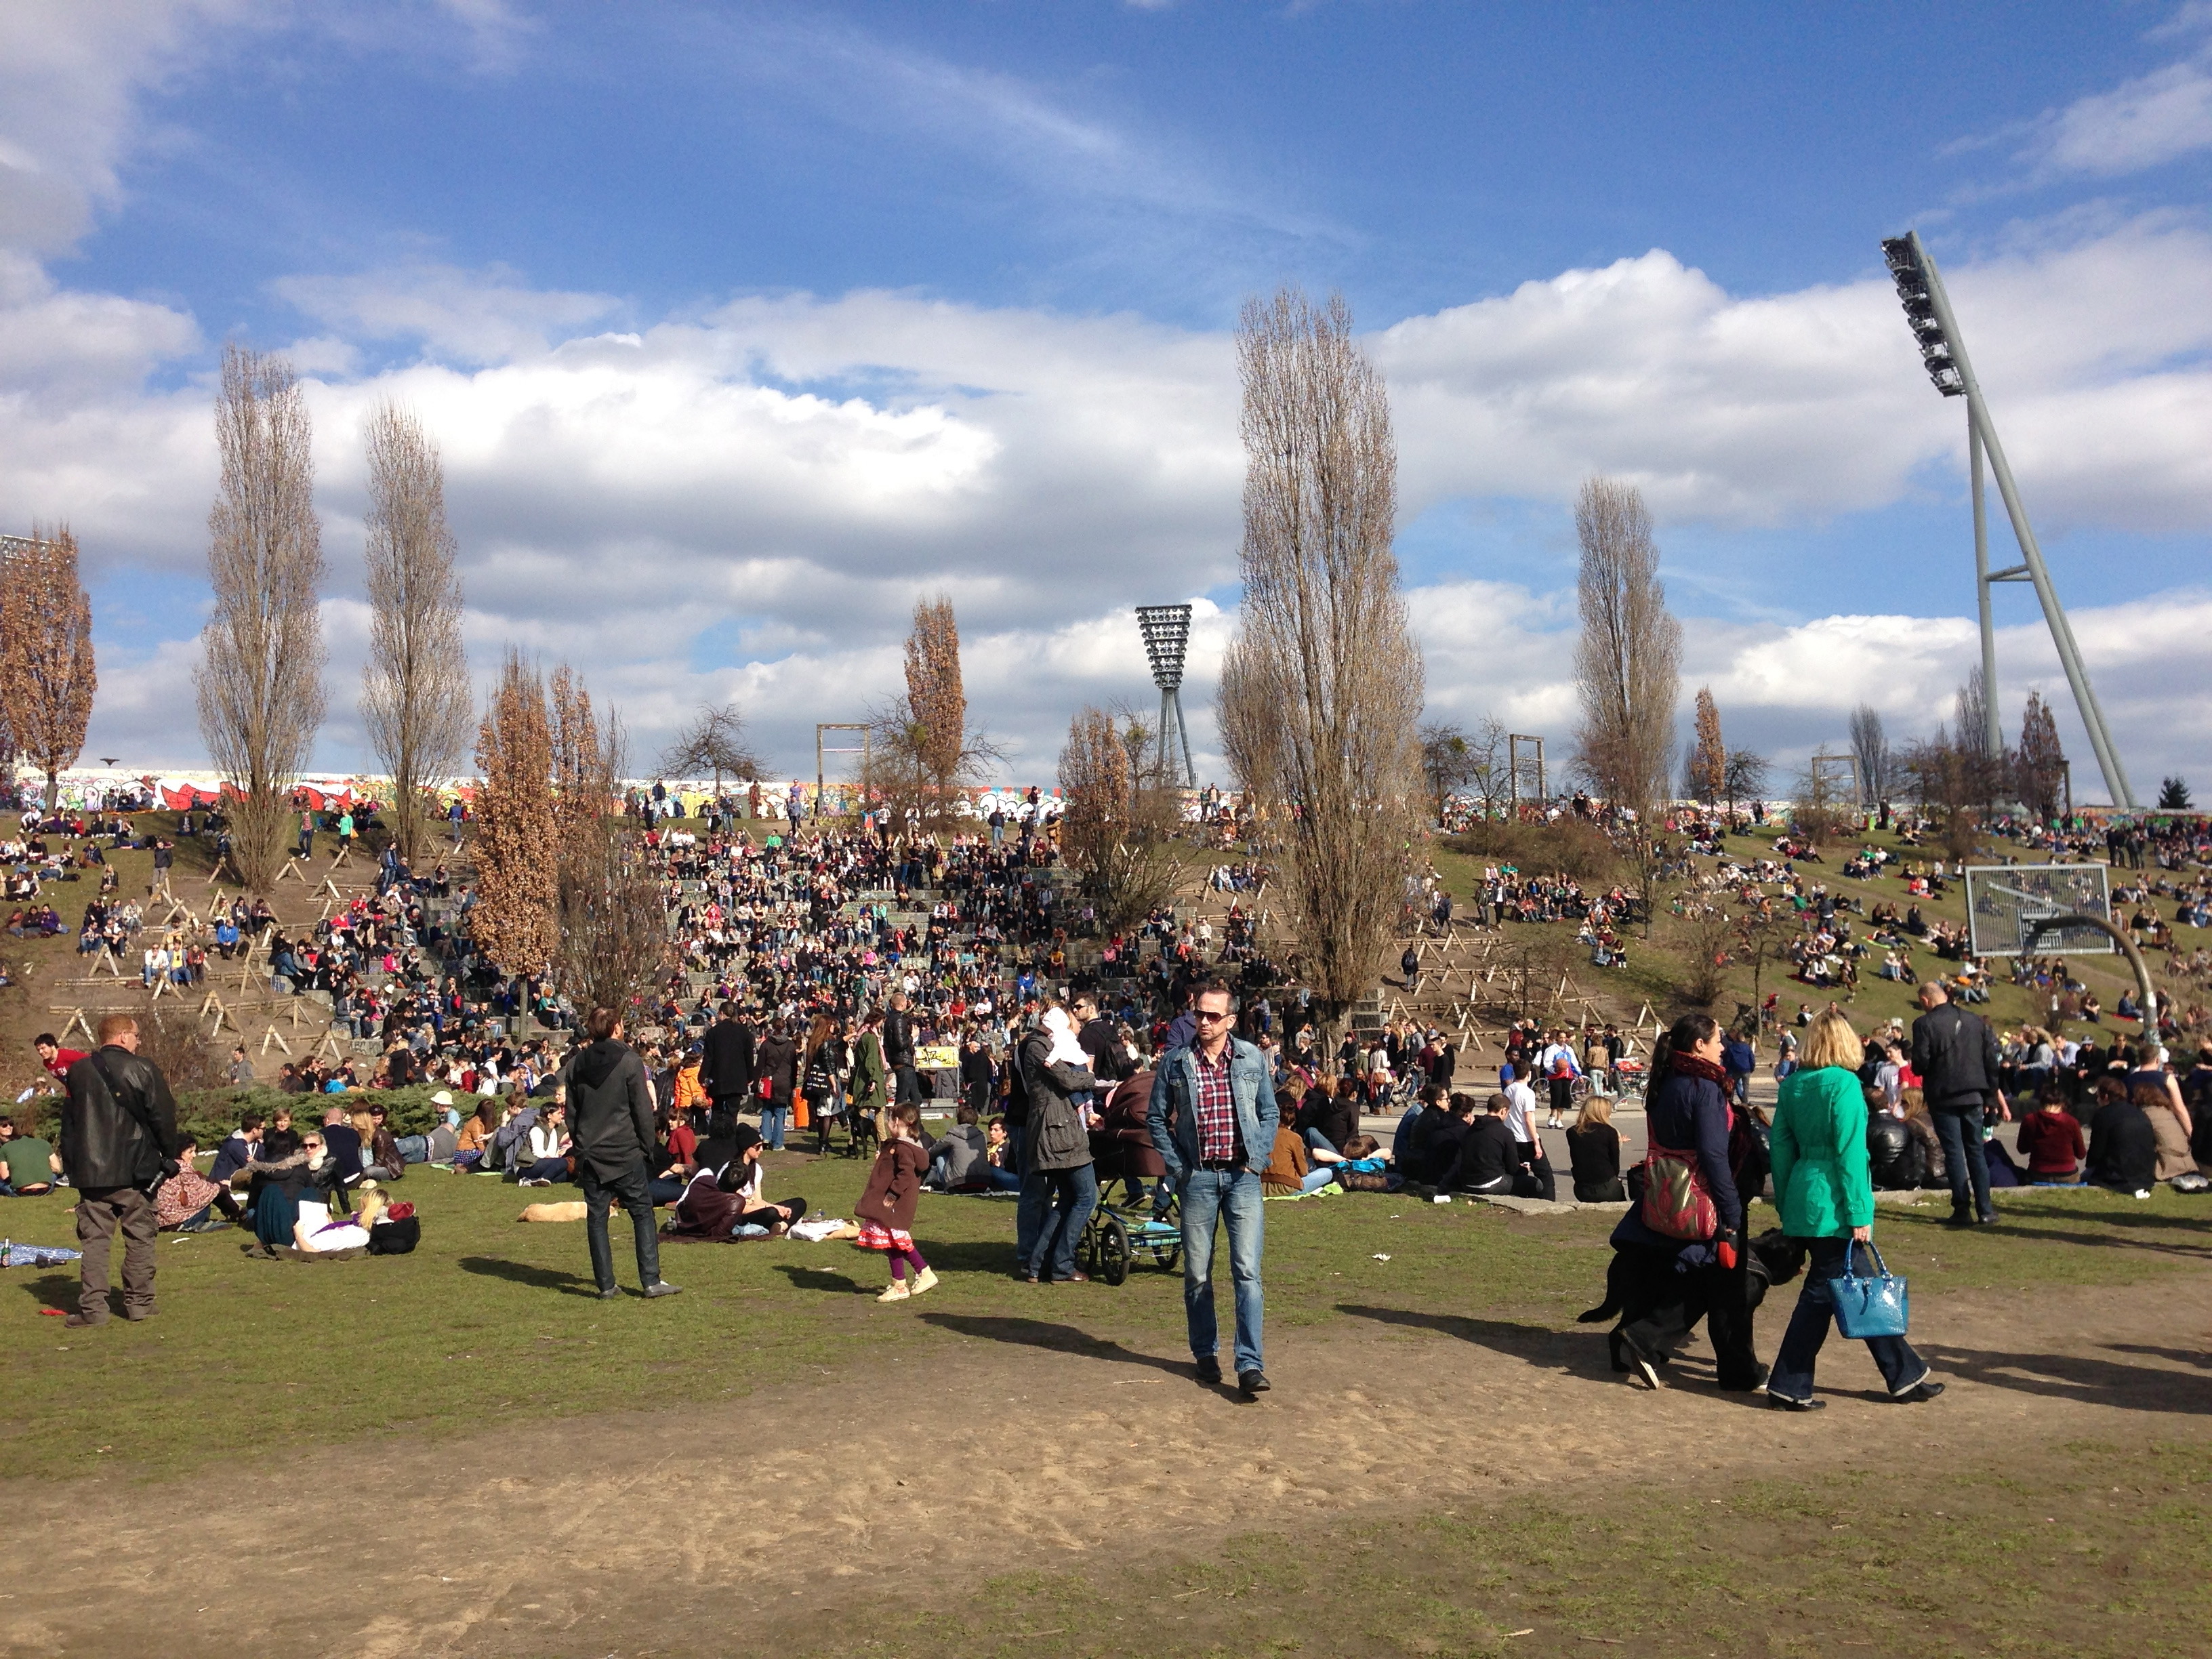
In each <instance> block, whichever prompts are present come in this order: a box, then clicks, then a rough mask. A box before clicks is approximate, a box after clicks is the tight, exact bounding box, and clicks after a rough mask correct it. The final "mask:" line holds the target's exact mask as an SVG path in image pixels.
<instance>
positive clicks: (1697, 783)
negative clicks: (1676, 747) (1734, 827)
mask: <svg viewBox="0 0 2212 1659" xmlns="http://www.w3.org/2000/svg"><path fill="white" fill-rule="evenodd" d="M1684 781H1686V783H1688V785H1689V786H1690V788H1689V794H1690V797H1691V799H1693V800H1701V801H1705V802H1706V803H1707V804H1708V805H1717V803H1718V802H1719V801H1720V799H1721V798H1722V797H1723V796H1724V795H1725V794H1726V793H1728V745H1727V744H1724V743H1723V742H1722V741H1721V710H1720V705H1719V704H1718V703H1717V702H1714V701H1713V689H1712V687H1711V686H1710V685H1701V686H1699V688H1698V737H1697V742H1696V744H1695V745H1694V746H1693V747H1692V749H1691V750H1690V769H1689V773H1688V775H1687V777H1686V779H1685V780H1684Z"/></svg>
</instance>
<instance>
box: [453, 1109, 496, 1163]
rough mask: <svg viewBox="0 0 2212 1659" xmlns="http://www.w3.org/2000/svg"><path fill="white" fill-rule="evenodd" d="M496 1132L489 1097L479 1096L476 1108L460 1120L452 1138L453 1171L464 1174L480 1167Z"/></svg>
mask: <svg viewBox="0 0 2212 1659" xmlns="http://www.w3.org/2000/svg"><path fill="white" fill-rule="evenodd" d="M497 1133H499V1119H498V1115H497V1113H496V1112H495V1110H494V1109H493V1107H492V1103H491V1099H490V1097H489V1096H483V1097H478V1099H477V1109H476V1110H475V1111H473V1112H471V1114H469V1115H468V1116H466V1117H465V1118H463V1119H462V1120H461V1127H460V1131H459V1133H458V1134H456V1135H455V1136H454V1138H453V1170H454V1173H455V1174H457V1175H459V1174H465V1173H467V1172H468V1171H470V1170H477V1169H480V1168H482V1167H483V1162H484V1160H485V1159H486V1158H489V1156H490V1155H491V1143H492V1138H493V1136H495V1135H496V1134H497Z"/></svg>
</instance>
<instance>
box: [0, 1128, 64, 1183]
mask: <svg viewBox="0 0 2212 1659" xmlns="http://www.w3.org/2000/svg"><path fill="white" fill-rule="evenodd" d="M61 1167H62V1161H61V1159H60V1158H58V1156H56V1154H55V1152H54V1149H53V1145H52V1142H50V1141H46V1140H42V1139H40V1138H39V1137H38V1136H36V1135H25V1134H18V1133H15V1119H14V1118H12V1117H0V1198H36V1197H38V1196H39V1195H40V1194H41V1193H50V1192H52V1190H53V1189H54V1177H55V1176H57V1175H58V1174H60V1173H61Z"/></svg>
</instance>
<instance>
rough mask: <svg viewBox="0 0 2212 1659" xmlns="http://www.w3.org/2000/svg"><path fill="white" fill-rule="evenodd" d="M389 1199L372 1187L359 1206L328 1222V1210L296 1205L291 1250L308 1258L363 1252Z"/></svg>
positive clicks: (310, 1205) (363, 1196)
mask: <svg viewBox="0 0 2212 1659" xmlns="http://www.w3.org/2000/svg"><path fill="white" fill-rule="evenodd" d="M390 1202H391V1200H388V1199H386V1197H385V1195H384V1194H383V1193H382V1192H380V1191H378V1190H376V1189H374V1188H371V1189H370V1190H369V1191H368V1192H366V1193H363V1194H362V1198H361V1207H360V1208H359V1209H357V1210H356V1211H355V1212H353V1213H352V1214H351V1215H349V1216H343V1217H340V1218H337V1219H336V1220H333V1219H331V1213H330V1212H329V1211H328V1210H325V1209H321V1208H319V1206H316V1205H313V1204H302V1205H301V1206H300V1218H299V1219H298V1220H297V1221H295V1222H294V1223H293V1224H292V1244H293V1248H294V1249H299V1250H301V1251H304V1252H305V1253H307V1255H335V1254H336V1253H337V1252H338V1251H340V1250H365V1249H368V1232H369V1229H370V1228H372V1227H374V1226H375V1225H376V1224H377V1223H378V1222H379V1221H380V1220H382V1219H383V1218H384V1212H385V1210H386V1208H387V1207H388V1206H389V1205H390Z"/></svg>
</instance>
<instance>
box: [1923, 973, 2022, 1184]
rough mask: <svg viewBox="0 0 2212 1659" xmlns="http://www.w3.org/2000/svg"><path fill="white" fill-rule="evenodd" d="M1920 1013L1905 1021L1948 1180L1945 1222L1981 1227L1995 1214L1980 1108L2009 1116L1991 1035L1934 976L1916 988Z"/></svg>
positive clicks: (1987, 1024) (1986, 1025) (1987, 1027)
mask: <svg viewBox="0 0 2212 1659" xmlns="http://www.w3.org/2000/svg"><path fill="white" fill-rule="evenodd" d="M1920 1006H1922V1007H1923V1008H1924V1009H1926V1010H1927V1011H1928V1012H1926V1013H1924V1014H1923V1015H1921V1016H1920V1018H1917V1019H1916V1020H1914V1021H1913V1022H1912V1069H1913V1070H1914V1071H1916V1072H1917V1073H1920V1089H1921V1092H1922V1094H1923V1096H1924V1097H1926V1099H1927V1102H1928V1115H1929V1117H1930V1118H1931V1119H1933V1120H1934V1121H1935V1125H1936V1135H1937V1137H1938V1138H1939V1139H1941V1140H1942V1143H1943V1165H1944V1171H1945V1173H1946V1174H1947V1175H1948V1176H1950V1179H1951V1218H1950V1220H1949V1221H1948V1223H1947V1224H1946V1225H1949V1226H1953V1227H1972V1226H1973V1225H1976V1224H1977V1223H1979V1224H1981V1225H1987V1224H1989V1223H1990V1222H1992V1221H1995V1220H1996V1218H1997V1212H1996V1210H1995V1209H1994V1208H1993V1207H1992V1206H1990V1165H1989V1160H1988V1159H1987V1158H1985V1157H1984V1156H1983V1152H1982V1108H1983V1107H1984V1104H1986V1103H1989V1102H1990V1101H1991V1100H1994V1101H1995V1102H1996V1108H1997V1112H1998V1115H2000V1116H2002V1117H2004V1118H2010V1117H2011V1116H2012V1111H2011V1109H2010V1108H2009V1107H2008V1106H2007V1105H2006V1104H2005V1097H2004V1094H2003V1091H2002V1090H2000V1089H1999V1088H1998V1087H1997V1040H1996V1033H1994V1032H1993V1031H1991V1030H1990V1026H1989V1022H1988V1021H1987V1020H1985V1019H1984V1018H1982V1017H1981V1016H1980V1015H1979V1014H1973V1013H1969V1012H1966V1010H1965V1009H1964V1008H1961V1007H1960V1006H1958V1005H1957V1004H1955V1003H1954V1002H1953V1001H1952V1000H1951V995H1950V993H1949V992H1948V991H1947V990H1945V989H1944V988H1943V984H1942V981H1940V980H1933V979H1931V980H1929V981H1925V982H1924V983H1923V985H1922V986H1921V987H1920Z"/></svg>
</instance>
